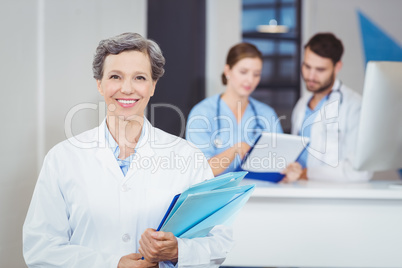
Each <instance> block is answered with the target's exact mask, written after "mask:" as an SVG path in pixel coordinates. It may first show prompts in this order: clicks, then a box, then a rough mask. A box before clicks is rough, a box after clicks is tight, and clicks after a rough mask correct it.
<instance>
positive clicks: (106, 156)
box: [93, 117, 155, 182]
mask: <svg viewBox="0 0 402 268" xmlns="http://www.w3.org/2000/svg"><path fill="white" fill-rule="evenodd" d="M105 131H106V119H104V120H103V121H102V123H101V124H100V126H99V127H98V130H97V131H95V132H94V133H93V134H94V135H98V137H93V138H97V140H98V148H97V152H96V156H97V157H98V158H99V159H100V161H102V163H104V165H103V167H104V168H105V169H106V170H108V171H109V172H112V174H113V176H114V177H115V178H116V179H118V180H119V181H120V182H124V181H126V179H127V178H129V177H131V174H132V173H133V172H134V170H133V169H132V168H129V170H128V172H127V174H126V177H124V175H123V173H122V172H121V169H120V167H119V165H118V163H117V161H116V158H115V157H114V154H113V152H112V150H110V148H109V144H108V142H107V141H106V138H105V137H106V135H105V134H106V133H105ZM142 131H143V135H141V137H140V140H139V141H138V145H137V150H136V152H135V154H136V156H135V157H133V159H132V161H131V163H133V162H134V161H140V158H142V157H152V156H153V155H154V154H155V152H154V150H153V149H152V147H151V145H150V144H151V142H152V141H153V140H154V137H155V135H152V134H153V132H154V131H155V128H154V127H153V126H152V125H151V123H150V122H149V121H148V120H147V119H146V118H145V117H144V125H143V130H142Z"/></svg>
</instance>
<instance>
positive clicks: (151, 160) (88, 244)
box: [23, 119, 232, 268]
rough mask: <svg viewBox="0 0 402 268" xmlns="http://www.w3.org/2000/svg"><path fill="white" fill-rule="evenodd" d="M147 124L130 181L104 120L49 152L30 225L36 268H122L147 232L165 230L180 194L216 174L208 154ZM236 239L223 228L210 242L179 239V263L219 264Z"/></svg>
mask: <svg viewBox="0 0 402 268" xmlns="http://www.w3.org/2000/svg"><path fill="white" fill-rule="evenodd" d="M144 121H145V122H144V132H143V136H142V138H141V139H140V141H139V143H138V146H137V151H136V153H135V157H134V159H133V161H132V162H131V164H132V165H131V167H130V168H129V170H128V172H127V175H126V176H124V175H123V173H122V171H121V170H120V167H119V165H118V163H117V161H116V159H115V157H114V155H113V153H112V151H111V149H110V148H108V145H107V143H106V142H105V121H104V122H103V123H102V124H101V125H100V127H97V128H95V129H92V130H89V131H87V132H84V133H83V134H80V135H78V136H77V137H74V138H71V139H69V140H66V141H64V142H62V143H60V144H58V145H56V146H55V147H54V148H52V149H51V150H50V151H49V153H48V154H47V156H46V158H45V160H44V164H43V167H42V170H41V172H40V175H39V178H38V181H37V184H36V187H35V191H34V194H33V197H32V201H31V205H30V207H29V211H28V214H27V217H26V220H25V223H24V227H23V252H24V258H25V261H26V263H27V265H28V266H29V267H97V268H102V267H105V268H106V267H107V268H116V267H117V265H118V262H119V260H120V258H121V257H122V256H124V255H127V254H130V253H135V252H138V247H139V243H138V241H139V240H140V238H141V234H142V233H143V232H144V230H145V229H146V228H155V229H156V228H157V227H158V225H159V223H160V221H161V219H162V218H163V216H164V214H165V211H166V209H167V208H168V206H169V204H170V202H171V200H172V198H173V196H174V195H176V194H177V193H180V192H182V191H184V190H185V189H186V188H188V187H189V186H190V185H192V184H195V183H198V182H201V181H203V180H205V179H210V178H212V177H213V174H212V171H211V169H210V167H209V165H208V162H207V160H206V159H205V157H204V155H203V154H202V152H201V151H199V150H198V149H195V148H194V147H192V146H191V145H190V144H189V143H188V142H187V141H185V140H183V139H181V138H178V137H175V136H173V135H170V134H168V133H165V132H163V131H161V130H159V129H157V128H154V127H153V126H152V125H151V124H150V123H149V122H148V121H147V120H146V119H145V120H144ZM231 235H232V234H231V229H230V228H228V227H223V226H216V227H215V228H214V229H213V230H212V231H211V233H210V236H208V237H204V238H196V239H178V250H179V261H178V263H177V266H178V267H186V266H190V267H218V266H219V264H221V263H222V262H223V261H224V259H225V257H226V254H227V253H228V251H229V250H230V248H231V246H232V237H231ZM169 265H170V266H172V264H171V263H170V262H166V263H165V262H163V263H160V264H159V266H160V267H163V266H169Z"/></svg>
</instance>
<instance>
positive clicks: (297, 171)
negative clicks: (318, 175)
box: [280, 162, 303, 183]
mask: <svg viewBox="0 0 402 268" xmlns="http://www.w3.org/2000/svg"><path fill="white" fill-rule="evenodd" d="M302 173H303V169H302V166H301V165H300V164H299V163H298V162H293V163H290V164H289V165H288V166H287V167H286V168H285V170H283V171H282V172H281V174H285V177H284V178H283V179H282V180H281V181H280V182H283V183H290V182H295V181H297V180H298V179H300V178H301V175H302Z"/></svg>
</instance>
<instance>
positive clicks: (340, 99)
mask: <svg viewBox="0 0 402 268" xmlns="http://www.w3.org/2000/svg"><path fill="white" fill-rule="evenodd" d="M341 87H342V81H341V80H339V86H338V88H337V89H333V90H331V92H329V93H328V95H327V100H329V98H330V97H331V94H332V93H334V92H335V93H338V94H339V105H341V104H342V101H343V93H342V91H341Z"/></svg>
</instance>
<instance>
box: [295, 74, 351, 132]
mask: <svg viewBox="0 0 402 268" xmlns="http://www.w3.org/2000/svg"><path fill="white" fill-rule="evenodd" d="M341 87H342V81H340V80H339V86H338V88H336V89H332V90H331V92H329V93H328V95H327V96H326V100H327V101H328V100H329V98H330V97H331V94H332V93H334V92H335V93H337V94H339V105H342V102H343V93H342V91H341ZM300 131H301V130H299V131H298V135H299V136H301V132H300Z"/></svg>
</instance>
